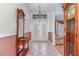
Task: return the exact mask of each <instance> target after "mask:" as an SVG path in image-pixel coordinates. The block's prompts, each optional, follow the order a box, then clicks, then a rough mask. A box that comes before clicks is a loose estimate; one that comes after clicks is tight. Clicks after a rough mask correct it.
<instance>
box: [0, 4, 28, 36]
mask: <svg viewBox="0 0 79 59" xmlns="http://www.w3.org/2000/svg"><path fill="white" fill-rule="evenodd" d="M17 8H21V9H23V11H24V13H25V15H26V17H25V20H26V21H25V23H26V24H25V25H26V26H25V32H28V31H29V28H27V26H28V23H29V22H28V20H29V13H28V10H27V8H26V6H25V5H24V4H6V3H5V4H0V37H4V36H7V35H14V34H16V10H17Z"/></svg>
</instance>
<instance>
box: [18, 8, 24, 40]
mask: <svg viewBox="0 0 79 59" xmlns="http://www.w3.org/2000/svg"><path fill="white" fill-rule="evenodd" d="M24 16H25V15H24V12H23V10H22V9H18V8H17V38H18V39H21V38H23V37H24Z"/></svg>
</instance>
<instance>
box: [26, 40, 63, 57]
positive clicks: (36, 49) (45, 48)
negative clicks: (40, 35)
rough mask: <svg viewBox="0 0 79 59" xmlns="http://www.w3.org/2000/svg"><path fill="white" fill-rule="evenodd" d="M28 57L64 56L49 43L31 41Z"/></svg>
mask: <svg viewBox="0 0 79 59" xmlns="http://www.w3.org/2000/svg"><path fill="white" fill-rule="evenodd" d="M27 56H62V54H61V53H60V52H59V51H58V50H57V49H56V48H55V47H54V46H52V44H51V43H50V42H49V41H31V42H30V44H29V52H28V53H27Z"/></svg>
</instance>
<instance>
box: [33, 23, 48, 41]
mask: <svg viewBox="0 0 79 59" xmlns="http://www.w3.org/2000/svg"><path fill="white" fill-rule="evenodd" d="M47 27H48V26H47V22H33V26H32V40H37V41H38V40H40V41H45V40H48V31H47Z"/></svg>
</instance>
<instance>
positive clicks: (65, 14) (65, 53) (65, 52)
mask: <svg viewBox="0 0 79 59" xmlns="http://www.w3.org/2000/svg"><path fill="white" fill-rule="evenodd" d="M66 16H67V11H66V10H64V56H66V55H67V51H66V49H67V47H66Z"/></svg>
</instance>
